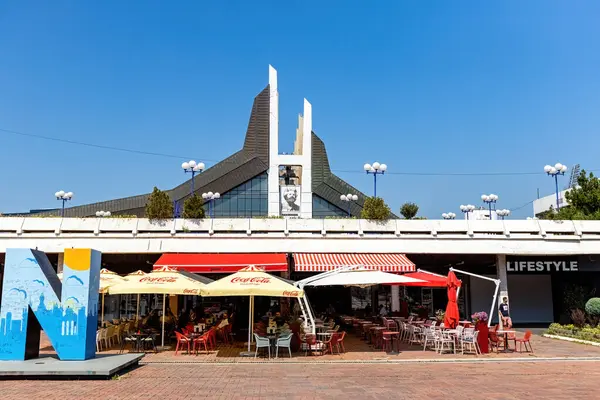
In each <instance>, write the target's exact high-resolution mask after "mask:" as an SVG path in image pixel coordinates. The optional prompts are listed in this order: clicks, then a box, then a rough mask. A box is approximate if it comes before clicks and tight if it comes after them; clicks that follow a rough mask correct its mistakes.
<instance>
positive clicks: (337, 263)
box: [294, 253, 415, 272]
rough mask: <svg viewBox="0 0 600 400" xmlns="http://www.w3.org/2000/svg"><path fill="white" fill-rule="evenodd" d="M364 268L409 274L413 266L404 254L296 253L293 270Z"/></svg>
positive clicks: (320, 270)
mask: <svg viewBox="0 0 600 400" xmlns="http://www.w3.org/2000/svg"><path fill="white" fill-rule="evenodd" d="M357 265H360V266H364V267H367V268H371V269H377V270H379V271H384V272H410V271H414V270H415V264H414V263H413V262H412V261H410V260H409V259H408V258H407V257H406V255H404V254H397V253H393V254H374V253H371V254H359V253H296V254H294V270H296V271H298V272H324V271H331V270H334V269H336V268H340V267H353V266H357Z"/></svg>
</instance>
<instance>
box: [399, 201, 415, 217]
mask: <svg viewBox="0 0 600 400" xmlns="http://www.w3.org/2000/svg"><path fill="white" fill-rule="evenodd" d="M418 212H419V206H418V205H416V204H415V203H404V204H402V207H400V214H402V216H403V217H404V218H406V219H414V218H415V217H416V216H417V213H418Z"/></svg>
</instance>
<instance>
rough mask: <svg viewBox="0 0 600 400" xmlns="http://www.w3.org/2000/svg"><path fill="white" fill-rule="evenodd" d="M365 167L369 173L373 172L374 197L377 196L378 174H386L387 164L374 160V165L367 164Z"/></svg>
mask: <svg viewBox="0 0 600 400" xmlns="http://www.w3.org/2000/svg"><path fill="white" fill-rule="evenodd" d="M363 168H364V169H365V172H366V173H367V175H368V174H373V197H377V175H383V174H385V171H386V170H387V165H385V164H379V163H378V162H374V163H373V165H371V164H365V165H364V166H363Z"/></svg>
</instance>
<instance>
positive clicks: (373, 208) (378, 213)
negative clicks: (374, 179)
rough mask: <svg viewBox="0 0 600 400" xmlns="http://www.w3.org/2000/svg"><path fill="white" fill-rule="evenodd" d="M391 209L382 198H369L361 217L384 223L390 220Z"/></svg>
mask: <svg viewBox="0 0 600 400" xmlns="http://www.w3.org/2000/svg"><path fill="white" fill-rule="evenodd" d="M391 213H392V212H391V211H390V208H389V207H388V205H387V204H385V202H384V201H383V199H382V198H381V197H369V198H368V199H366V200H365V204H364V205H363V209H362V212H361V214H360V217H361V218H363V219H370V220H378V221H384V220H387V219H390V215H391Z"/></svg>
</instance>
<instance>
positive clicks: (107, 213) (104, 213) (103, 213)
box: [96, 211, 110, 218]
mask: <svg viewBox="0 0 600 400" xmlns="http://www.w3.org/2000/svg"><path fill="white" fill-rule="evenodd" d="M96 217H98V218H102V217H110V211H96Z"/></svg>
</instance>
